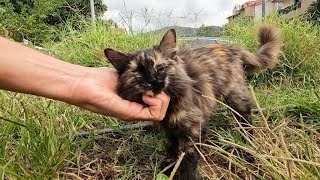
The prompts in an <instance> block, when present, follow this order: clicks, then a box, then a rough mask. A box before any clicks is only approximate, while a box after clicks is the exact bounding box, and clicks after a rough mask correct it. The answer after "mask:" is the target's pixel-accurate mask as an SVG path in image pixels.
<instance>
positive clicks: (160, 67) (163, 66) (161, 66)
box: [157, 64, 166, 71]
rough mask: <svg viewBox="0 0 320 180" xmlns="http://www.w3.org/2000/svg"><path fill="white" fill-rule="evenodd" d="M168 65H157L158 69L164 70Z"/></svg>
mask: <svg viewBox="0 0 320 180" xmlns="http://www.w3.org/2000/svg"><path fill="white" fill-rule="evenodd" d="M165 67H166V65H165V64H159V65H157V70H158V71H163V70H164V69H165Z"/></svg>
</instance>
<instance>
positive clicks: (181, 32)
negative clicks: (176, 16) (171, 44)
mask: <svg viewBox="0 0 320 180" xmlns="http://www.w3.org/2000/svg"><path fill="white" fill-rule="evenodd" d="M203 28H205V29H212V32H214V33H207V34H204V33H203V31H202V29H203ZM168 29H175V30H176V32H177V35H178V36H179V37H190V36H219V35H220V34H219V33H220V29H221V27H219V26H201V27H200V28H192V27H182V26H169V27H164V28H161V29H158V30H155V31H151V32H149V33H152V34H164V33H165V32H166V31H167V30H168Z"/></svg>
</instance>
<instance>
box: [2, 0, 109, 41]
mask: <svg viewBox="0 0 320 180" xmlns="http://www.w3.org/2000/svg"><path fill="white" fill-rule="evenodd" d="M95 8H96V9H95V10H96V15H97V16H98V17H99V16H101V15H102V14H103V13H104V12H105V11H106V9H107V7H106V5H104V4H103V3H102V0H95ZM89 17H90V3H89V0H0V33H2V34H4V32H5V33H6V34H8V36H9V37H11V38H13V39H14V40H16V41H22V39H28V40H30V41H32V42H34V43H35V44H41V43H43V42H47V41H49V40H53V39H55V37H56V36H57V35H58V34H59V30H60V28H61V27H63V26H64V25H65V23H66V22H69V21H70V22H71V24H72V25H73V26H74V27H77V26H79V25H80V24H81V23H82V22H83V20H86V19H89ZM69 24H70V23H69Z"/></svg>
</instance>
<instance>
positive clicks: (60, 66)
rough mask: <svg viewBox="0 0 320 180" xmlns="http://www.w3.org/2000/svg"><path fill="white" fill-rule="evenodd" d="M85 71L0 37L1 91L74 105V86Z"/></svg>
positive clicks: (83, 68)
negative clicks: (72, 95) (25, 94)
mask: <svg viewBox="0 0 320 180" xmlns="http://www.w3.org/2000/svg"><path fill="white" fill-rule="evenodd" d="M84 71H86V68H85V67H81V66H77V65H73V64H69V63H66V62H63V61H60V60H57V59H55V58H53V57H50V56H48V55H45V54H42V53H40V52H38V51H36V50H33V49H31V48H28V47H25V46H22V45H20V44H18V43H15V42H13V41H10V40H7V39H4V38H2V37H0V89H5V90H10V91H15V92H21V93H28V94H33V95H39V96H44V97H48V98H51V99H57V100H62V101H65V102H69V103H73V102H72V101H75V100H74V99H70V98H71V97H70V94H72V92H68V91H72V90H73V89H72V83H76V82H75V81H77V79H80V78H79V77H80V76H81V75H83V73H84Z"/></svg>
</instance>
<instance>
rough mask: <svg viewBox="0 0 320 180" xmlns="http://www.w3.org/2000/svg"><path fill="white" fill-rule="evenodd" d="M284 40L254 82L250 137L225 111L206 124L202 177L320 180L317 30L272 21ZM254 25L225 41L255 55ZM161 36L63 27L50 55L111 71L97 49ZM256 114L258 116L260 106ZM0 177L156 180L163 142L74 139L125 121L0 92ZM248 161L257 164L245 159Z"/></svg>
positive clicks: (146, 133) (231, 31)
mask: <svg viewBox="0 0 320 180" xmlns="http://www.w3.org/2000/svg"><path fill="white" fill-rule="evenodd" d="M268 21H270V22H271V23H273V24H275V25H276V26H278V27H280V29H281V30H282V34H283V35H284V43H285V44H284V55H283V57H281V58H280V62H279V65H278V66H277V68H276V69H275V70H271V71H267V72H264V73H261V74H257V75H252V76H250V77H249V78H248V79H249V82H250V84H251V85H252V86H253V87H254V92H255V93H256V94H255V97H256V98H257V101H256V106H254V107H253V108H254V113H253V121H254V124H253V125H254V127H255V135H254V137H252V139H251V140H250V141H249V143H245V142H243V140H242V139H243V138H241V136H242V137H244V138H247V139H248V135H247V134H246V133H245V132H244V131H243V130H241V128H237V127H238V125H237V122H236V120H235V119H234V118H233V117H232V115H231V114H230V112H229V111H228V110H227V109H226V108H219V109H218V110H217V111H216V113H215V114H214V116H213V117H212V121H211V122H210V128H209V133H208V141H207V142H206V143H205V144H206V145H202V146H201V147H200V151H201V153H202V155H203V157H204V158H205V161H203V162H202V163H201V166H200V169H201V170H200V171H201V173H202V176H203V177H206V178H207V179H217V178H224V179H230V178H233V179H244V178H246V177H247V178H250V177H253V178H256V179H319V177H320V166H319V162H320V134H319V133H320V123H319V122H320V121H319V117H320V99H319V95H320V90H319V89H320V83H319V79H320V78H319V72H320V71H319V69H320V66H319V64H320V61H319V59H320V58H319V56H320V55H319V46H320V42H319V40H320V38H319V31H318V27H313V26H310V25H309V24H308V23H306V22H304V21H303V20H301V19H298V20H293V21H289V22H281V21H279V20H277V19H275V18H274V19H269V20H268ZM255 27H256V25H255V24H252V23H251V22H247V21H241V22H240V23H238V24H232V25H230V26H228V27H227V29H226V31H225V33H226V34H228V35H229V37H231V38H232V39H233V40H234V41H235V43H237V44H240V45H242V46H244V47H246V48H248V49H249V50H250V51H254V50H255V38H254V32H255ZM159 40H160V36H153V35H152V36H151V35H142V34H139V35H127V34H125V33H123V32H119V31H116V30H114V29H111V28H110V27H106V26H104V25H102V24H97V28H96V29H93V28H91V27H90V26H87V27H82V29H80V30H73V29H71V28H66V29H65V31H64V33H62V34H61V37H60V41H59V42H50V43H48V44H47V45H46V47H47V48H48V49H49V52H50V54H52V55H54V56H56V57H58V58H60V59H62V60H64V61H68V62H71V63H75V64H81V65H84V66H109V64H108V63H107V61H106V59H105V57H104V55H103V49H104V48H107V47H111V48H115V49H118V50H122V51H131V50H136V49H140V48H144V47H148V46H151V45H154V44H157V43H158V41H159ZM258 105H259V106H261V107H262V108H261V109H260V108H259V106H258ZM0 116H1V119H0V142H1V143H0V179H54V178H60V179H72V178H73V179H77V178H89V177H91V178H93V179H102V178H112V179H152V178H155V177H156V175H157V173H158V172H160V171H161V169H159V164H160V163H161V161H162V160H163V159H164V154H165V149H164V146H163V142H164V136H163V134H162V133H159V132H158V131H156V130H144V129H136V130H129V131H116V132H115V133H108V134H105V135H91V136H89V137H87V138H84V137H76V136H75V135H76V134H77V133H78V132H81V131H84V130H91V129H98V128H109V127H112V128H115V129H118V127H119V126H120V125H122V124H124V122H121V121H118V120H117V119H114V118H110V117H104V116H100V115H97V114H94V113H90V112H88V111H85V110H82V109H79V108H77V107H74V106H71V105H68V104H64V103H62V102H57V101H53V100H48V99H45V98H40V97H34V96H31V95H23V94H17V93H10V92H5V91H0ZM248 154H251V156H253V157H254V158H255V162H254V163H252V162H249V161H248V158H246V156H247V155H248Z"/></svg>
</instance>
